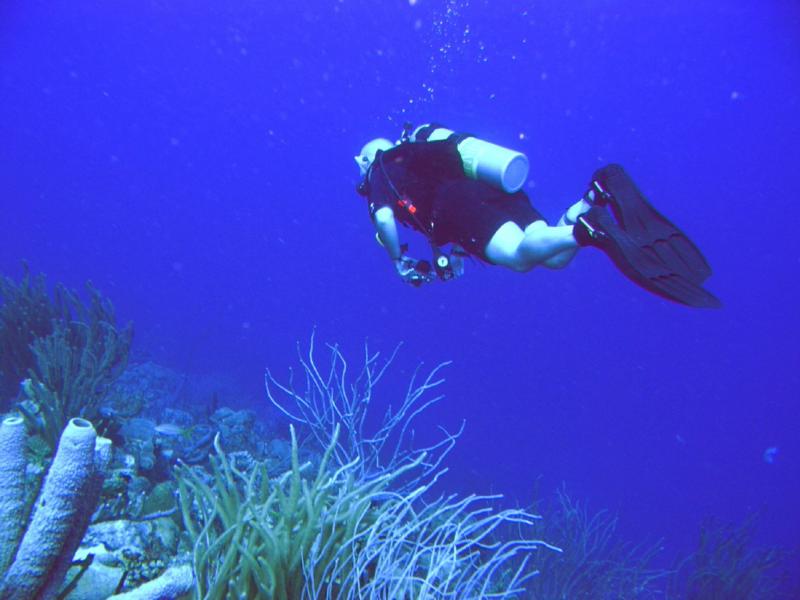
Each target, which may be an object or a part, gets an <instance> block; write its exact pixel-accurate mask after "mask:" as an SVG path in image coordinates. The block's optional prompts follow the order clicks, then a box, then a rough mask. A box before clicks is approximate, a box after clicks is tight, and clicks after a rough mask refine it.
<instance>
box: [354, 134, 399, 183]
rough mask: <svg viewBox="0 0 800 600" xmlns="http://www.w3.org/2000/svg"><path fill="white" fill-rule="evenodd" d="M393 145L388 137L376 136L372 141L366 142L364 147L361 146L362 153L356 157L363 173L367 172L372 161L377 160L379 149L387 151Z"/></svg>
mask: <svg viewBox="0 0 800 600" xmlns="http://www.w3.org/2000/svg"><path fill="white" fill-rule="evenodd" d="M393 147H394V144H393V143H392V142H390V141H389V140H387V139H386V138H375V139H374V140H372V141H371V142H367V143H366V144H364V147H363V148H361V153H360V154H359V155H358V156H355V157H354V158H355V160H356V164H357V165H358V168H359V169H361V174H362V175H366V174H367V170H368V169H369V166H370V165H371V164H372V161H373V160H375V155H376V154H377V153H378V150H382V151H384V152H385V151H386V150H388V149H389V148H393Z"/></svg>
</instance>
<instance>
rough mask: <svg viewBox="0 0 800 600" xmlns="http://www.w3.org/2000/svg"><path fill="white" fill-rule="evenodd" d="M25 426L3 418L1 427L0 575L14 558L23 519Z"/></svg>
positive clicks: (19, 420)
mask: <svg viewBox="0 0 800 600" xmlns="http://www.w3.org/2000/svg"><path fill="white" fill-rule="evenodd" d="M25 437H26V431H25V422H24V420H23V419H22V417H6V418H5V419H3V422H2V424H0V575H2V574H3V573H4V572H5V570H6V569H7V568H8V565H9V564H11V561H12V560H13V558H14V551H15V550H16V549H17V543H18V542H19V536H20V534H21V533H22V526H23V521H22V519H23V517H24V516H25V514H24V513H25V468H26V462H25Z"/></svg>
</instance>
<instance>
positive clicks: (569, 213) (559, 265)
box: [526, 191, 594, 269]
mask: <svg viewBox="0 0 800 600" xmlns="http://www.w3.org/2000/svg"><path fill="white" fill-rule="evenodd" d="M593 199H594V192H593V191H590V192H589V200H593ZM590 208H592V205H591V204H590V203H589V202H587V200H586V199H585V198H581V199H580V200H578V201H577V202H576V203H575V204H573V205H572V206H570V207H569V208H568V209H567V210H566V212H564V214H563V215H561V218H560V219H559V220H558V224H557V226H558V227H563V226H565V225H568V226H570V227H572V226H574V225H575V223H576V222H577V221H578V217H580V216H581V215H582V214H583V213H585V212H586V211H588V210H589V209H590ZM537 223H538V221H537ZM534 225H536V223H531V224H530V225H529V226H528V227H532V226H534ZM526 231H527V229H526ZM577 252H578V248H577V247H575V248H570V249H569V250H564V251H563V252H559V253H558V254H556V255H554V256H551V257H550V258H548V259H547V260H546V261H544V262H543V263H542V264H543V265H544V266H545V267H547V268H548V269H563V268H564V267H566V266H567V265H568V264H569V263H570V262H572V259H573V258H575V254H576V253H577Z"/></svg>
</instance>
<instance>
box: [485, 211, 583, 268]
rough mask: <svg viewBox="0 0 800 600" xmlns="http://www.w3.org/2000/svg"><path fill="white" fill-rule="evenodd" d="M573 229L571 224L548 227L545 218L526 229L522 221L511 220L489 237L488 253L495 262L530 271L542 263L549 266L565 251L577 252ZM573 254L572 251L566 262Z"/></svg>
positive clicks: (489, 257)
mask: <svg viewBox="0 0 800 600" xmlns="http://www.w3.org/2000/svg"><path fill="white" fill-rule="evenodd" d="M572 230H573V228H572V226H569V225H566V226H562V227H548V225H547V223H545V222H544V221H535V222H533V223H531V224H530V225H528V227H526V228H525V231H523V230H522V229H520V227H519V225H517V224H516V223H514V222H513V221H508V222H506V223H504V224H503V225H501V226H500V228H499V229H498V230H497V231H496V232H495V233H494V235H493V236H492V238H491V239H490V240H489V243H488V244H487V245H486V257H487V258H488V259H489V260H490V261H492V262H493V263H494V264H497V265H501V266H503V267H508V268H509V269H513V270H515V271H530V270H531V269H532V268H534V267H535V266H537V265H542V264H543V265H546V266H548V265H547V262H548V261H549V260H551V259H553V257H555V256H557V255H559V254H561V253H563V252H565V251H568V252H572V254H574V251H575V250H576V249H577V248H578V244H577V242H576V241H575V237H574V236H573V235H572ZM571 258H572V256H571V255H569V256H568V257H567V260H566V262H569V259H571ZM566 262H565V263H564V264H566ZM559 266H563V265H559Z"/></svg>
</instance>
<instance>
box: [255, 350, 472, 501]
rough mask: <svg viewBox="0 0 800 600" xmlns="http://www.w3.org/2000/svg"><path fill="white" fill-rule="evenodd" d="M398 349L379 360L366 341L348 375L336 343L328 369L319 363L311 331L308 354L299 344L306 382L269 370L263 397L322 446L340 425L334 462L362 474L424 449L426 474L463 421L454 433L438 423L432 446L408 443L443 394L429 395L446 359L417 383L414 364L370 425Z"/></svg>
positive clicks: (435, 465)
mask: <svg viewBox="0 0 800 600" xmlns="http://www.w3.org/2000/svg"><path fill="white" fill-rule="evenodd" d="M398 349H399V347H398V348H395V350H394V352H392V353H391V354H390V355H389V357H388V358H386V359H383V360H382V357H381V355H380V353H379V352H370V350H369V348H368V347H367V346H365V347H364V364H363V366H362V367H361V369H360V370H359V371H358V373H357V374H356V375H355V377H354V378H350V377H349V375H350V374H349V371H348V363H347V361H346V360H345V357H344V356H343V355H342V353H341V351H340V350H339V348H338V347H337V346H333V345H328V350H329V352H330V359H329V364H328V368H327V369H324V368H322V367H321V366H320V363H319V361H318V359H317V358H316V356H315V344H314V336H313V335H312V336H311V343H310V345H309V349H308V352H307V353H303V352H302V351H301V350H300V347H299V345H298V355H299V359H300V364H301V366H302V371H301V374H302V379H303V381H304V383H305V385H304V387H303V388H302V389H301V388H299V387H298V386H297V383H296V382H295V381H294V377H293V375H292V374H290V377H289V381H288V382H287V383H281V382H279V381H278V380H277V379H276V378H275V377H274V376H273V375H272V373H271V372H270V371H269V370H268V371H267V374H266V377H265V385H266V390H267V397H268V398H269V399H270V401H271V402H272V403H273V404H274V405H275V406H276V407H277V408H278V409H279V410H280V411H281V412H282V413H283V414H285V415H286V416H288V417H289V418H290V419H291V420H292V421H294V422H295V423H300V424H302V425H303V426H305V427H306V428H308V430H309V431H310V432H311V435H312V437H313V438H314V439H315V441H316V443H317V445H318V446H320V447H325V446H326V445H327V444H328V443H329V441H330V439H331V435H332V434H333V431H334V430H335V429H336V428H337V427H338V428H340V429H341V431H342V435H341V436H340V438H339V439H338V440H337V442H336V444H335V447H334V450H333V460H334V462H335V463H336V464H337V465H339V466H341V465H345V464H348V463H350V462H352V461H355V460H357V461H358V462H357V464H358V469H359V470H360V473H361V476H367V475H368V474H369V473H371V472H375V471H382V470H385V469H389V470H391V469H395V468H397V467H398V466H400V465H403V464H405V463H407V462H413V461H415V460H416V459H417V458H418V457H419V456H421V455H422V454H425V460H424V462H423V469H422V470H420V472H419V474H418V477H419V478H421V479H424V478H426V477H429V476H431V475H433V474H435V473H436V471H437V470H438V468H439V467H440V465H441V464H442V461H443V460H444V458H445V457H446V456H447V454H448V452H449V451H450V450H451V449H452V448H453V445H454V444H455V441H456V439H458V437H459V436H460V435H461V432H462V430H463V423H462V425H461V428H460V429H459V430H458V431H456V432H455V433H450V432H448V431H447V430H445V429H443V428H440V430H441V431H442V433H443V437H442V439H441V440H440V441H439V442H438V443H436V444H434V445H431V446H427V447H423V448H414V447H413V446H412V442H413V438H414V424H415V420H416V418H417V417H418V416H419V415H421V414H422V413H423V412H424V411H425V410H426V409H427V408H429V407H430V406H432V405H433V404H436V403H437V402H439V401H440V400H442V398H443V396H442V395H437V396H433V397H431V396H430V393H431V392H432V391H434V390H436V388H438V387H439V386H440V385H441V384H442V383H443V381H444V379H442V378H441V376H440V372H441V370H442V369H444V368H445V367H446V366H447V365H448V364H449V363H448V362H443V363H440V364H438V365H437V366H436V367H434V368H433V369H432V370H431V371H430V372H429V373H428V374H427V375H426V376H424V377H423V378H422V381H421V383H418V381H419V379H420V377H419V375H420V373H419V370H420V369H419V367H418V368H417V369H416V370H415V371H414V375H413V376H412V377H411V381H410V382H409V384H408V388H407V389H406V390H405V393H404V394H401V395H400V397H399V401H398V402H397V403H396V404H395V405H394V406H393V405H392V404H391V403H389V404H388V405H387V406H386V408H385V409H384V410H383V417H382V419H381V422H380V425H378V426H377V427H372V428H370V427H369V423H370V422H371V421H373V420H374V419H371V418H370V416H371V415H370V409H374V408H375V407H374V405H375V404H376V403H375V402H373V397H374V396H375V395H376V393H377V387H378V384H379V383H380V382H381V380H382V379H383V377H384V375H385V374H386V371H387V369H388V368H389V367H390V366H391V364H392V363H393V361H394V359H395V357H396V355H397V351H398ZM388 395H390V397H396V392H394V391H389V392H388ZM377 410H380V409H377ZM416 483H417V481H415V480H413V479H412V480H408V481H406V482H405V487H406V488H407V489H412V488H413V487H414V485H415V484H416Z"/></svg>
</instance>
